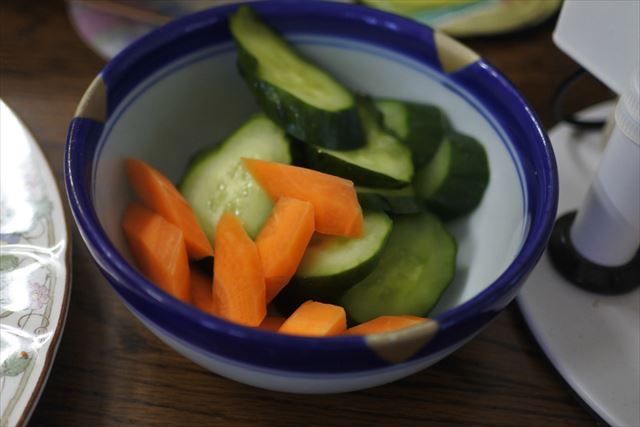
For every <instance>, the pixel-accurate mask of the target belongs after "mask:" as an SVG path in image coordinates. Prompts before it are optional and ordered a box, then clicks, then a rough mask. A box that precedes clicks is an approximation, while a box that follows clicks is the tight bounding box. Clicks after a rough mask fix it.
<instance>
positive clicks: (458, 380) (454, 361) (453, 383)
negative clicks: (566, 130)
mask: <svg viewBox="0 0 640 427" xmlns="http://www.w3.org/2000/svg"><path fill="white" fill-rule="evenodd" d="M0 8H1V9H0V31H1V33H0V34H1V38H0V41H1V48H0V70H1V71H0V72H1V74H0V97H2V98H3V99H4V100H5V102H7V103H8V104H9V106H11V107H12V108H13V109H14V110H15V111H16V112H17V113H18V115H20V116H21V117H22V118H23V120H24V121H25V123H26V124H27V125H28V126H29V127H30V128H31V129H32V131H33V133H34V134H35V137H36V139H37V140H38V141H39V142H40V144H41V146H42V147H43V149H44V151H45V153H46V155H47V156H48V158H49V160H50V162H51V164H52V166H53V169H54V172H55V174H56V176H57V178H58V179H59V183H60V186H61V188H62V183H61V182H62V178H61V177H62V158H63V147H64V143H65V137H66V131H67V125H68V123H69V120H70V119H71V117H72V115H73V112H74V109H75V107H76V104H77V102H78V100H79V99H80V97H81V95H82V93H83V92H84V90H85V88H86V87H87V86H88V84H89V82H90V81H91V80H92V79H93V77H94V76H95V75H96V74H97V73H98V72H99V70H100V69H101V68H102V67H103V65H104V62H103V61H102V60H101V59H100V58H98V57H97V56H96V55H95V54H94V53H93V52H92V51H91V50H89V48H87V47H86V46H85V45H84V44H83V43H82V42H81V41H80V39H79V38H78V37H77V35H76V33H75V32H74V30H73V28H72V26H71V24H70V23H69V20H68V18H67V15H66V11H65V8H64V3H63V2H61V1H39V2H35V1H24V0H12V1H9V0H3V1H2V2H0ZM553 28H554V22H553V21H551V22H548V23H547V24H544V25H543V26H541V27H538V28H536V29H533V30H529V31H526V32H523V33H519V34H516V35H510V36H506V37H496V38H483V39H472V40H468V41H467V43H468V44H469V45H470V46H471V47H472V48H474V49H475V50H477V51H478V52H479V53H480V54H481V55H483V56H485V57H486V58H488V59H489V61H491V62H492V63H493V64H495V65H496V66H497V67H498V68H499V69H501V70H502V71H503V72H504V73H505V74H506V75H507V76H508V77H509V78H510V79H511V80H512V81H513V82H514V84H515V85H516V86H517V87H518V88H519V89H520V90H521V91H522V93H524V95H525V96H526V97H527V98H528V99H529V101H530V102H531V104H532V105H533V107H534V108H535V110H536V111H537V112H538V114H539V115H540V117H541V119H542V121H543V123H544V124H545V125H546V126H550V125H552V124H553V121H552V118H551V113H550V111H551V109H550V99H551V94H552V92H553V89H554V88H555V87H556V86H557V85H558V83H559V82H560V81H561V80H562V79H563V78H564V77H565V76H567V75H568V74H569V73H570V72H571V71H573V70H574V69H575V67H576V65H575V63H573V61H571V60H570V59H569V58H568V57H566V56H565V55H564V54H562V53H561V52H560V51H559V50H558V49H557V48H556V47H555V46H554V44H553V42H552V40H551V32H552V30H553ZM608 96H610V95H609V94H608V92H607V91H606V89H604V88H603V87H602V86H601V85H599V84H598V83H597V82H596V81H595V80H593V79H587V80H586V81H584V82H581V83H580V84H579V89H578V90H576V91H575V92H574V96H571V97H569V99H568V106H569V108H577V107H581V106H586V105H590V104H593V103H594V102H596V101H599V100H602V99H605V98H606V97H608ZM68 219H69V221H72V220H71V216H68ZM72 231H73V250H74V253H73V292H72V295H71V303H70V307H69V314H68V318H67V325H66V329H65V332H64V335H63V338H62V342H61V344H60V348H59V351H58V355H57V359H56V361H55V364H54V366H53V370H52V371H51V376H50V378H49V381H48V384H47V385H46V387H45V389H44V392H43V394H42V398H41V401H40V403H39V404H38V406H37V408H36V410H35V413H34V414H33V417H32V420H31V425H34V426H38V425H43V426H75V425H77V426H94V425H95V426H115V425H117V426H120V425H126V424H132V425H145V426H146V425H163V426H168V425H176V426H187V425H221V426H227V425H292V426H300V425H306V426H312V425H318V426H351V425H394V426H396V425H461V424H469V425H509V426H516V425H517V426H541V425H554V426H555V425H562V426H584V425H593V424H595V421H594V418H592V416H591V415H590V414H589V412H588V411H587V410H586V409H584V408H583V407H582V406H581V404H580V403H579V401H578V399H577V398H575V397H574V395H573V393H572V391H571V390H570V389H569V388H568V386H566V385H565V383H564V382H563V381H562V379H561V378H560V377H559V376H558V375H557V374H556V373H555V371H554V369H553V367H552V366H551V365H550V364H549V362H548V361H547V360H546V358H545V356H544V354H543V353H542V352H541V351H540V349H539V348H538V346H537V345H536V343H535V341H534V340H533V338H532V336H531V334H530V332H529V330H528V329H527V326H526V324H525V323H524V321H523V319H522V316H521V314H520V311H519V310H518V308H517V306H516V305H515V304H511V305H510V306H509V308H508V309H507V310H506V311H505V312H504V313H502V314H501V315H500V316H498V318H497V319H495V321H493V322H492V323H491V324H490V325H489V326H488V327H487V328H486V329H485V330H484V331H483V332H482V333H481V334H480V335H479V336H478V337H477V338H475V339H474V340H473V341H472V342H471V343H469V344H467V345H466V346H465V347H464V348H462V349H460V350H459V351H457V352H456V353H455V354H453V355H451V356H449V357H448V358H446V359H445V360H443V361H441V362H440V363H438V364H437V365H435V366H433V367H431V368H429V369H427V370H425V371H423V372H421V373H418V374H416V375H413V376H411V377H409V378H406V379H404V380H401V381H398V382H396V383H393V384H389V385H386V386H381V387H377V388H374V389H371V390H366V391H361V392H355V393H350V394H343V395H330V396H297V395H290V394H284V393H275V392H267V391H263V390H258V389H255V388H252V387H249V386H245V385H242V384H238V383H235V382H232V381H230V380H227V379H225V378H221V377H219V376H217V375H214V374H212V373H209V372H207V371H205V370H204V369H202V368H200V367H198V366H196V365H195V364H194V363H192V362H190V361H189V360H187V359H185V358H183V357H182V356H180V355H178V354H177V353H175V352H174V351H173V350H171V349H170V348H168V347H167V346H166V345H164V344H163V343H161V342H160V341H159V340H158V339H156V338H155V337H154V336H153V335H152V334H151V333H150V332H148V331H147V330H146V329H145V328H144V327H143V326H142V324H141V323H140V322H139V321H138V320H136V319H135V318H134V317H133V316H132V315H131V314H130V313H129V312H128V311H127V309H126V308H125V307H124V305H123V304H122V303H121V302H120V301H119V300H118V299H117V297H116V295H115V293H114V292H113V291H112V290H111V288H110V286H109V285H108V284H107V282H106V280H105V279H104V278H103V277H102V276H101V275H100V273H99V272H98V269H97V268H96V266H95V265H94V263H93V261H92V259H91V257H90V256H89V253H88V252H87V250H86V248H85V246H84V243H83V242H82V240H81V238H80V236H79V234H78V233H77V230H76V229H75V227H72Z"/></svg>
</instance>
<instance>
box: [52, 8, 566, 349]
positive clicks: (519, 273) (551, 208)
mask: <svg viewBox="0 0 640 427" xmlns="http://www.w3.org/2000/svg"><path fill="white" fill-rule="evenodd" d="M242 5H249V6H251V7H253V8H255V9H256V10H258V11H259V12H260V11H262V12H264V11H274V10H275V11H276V13H277V11H278V10H281V9H285V8H288V9H290V10H291V9H292V10H295V11H305V12H311V11H313V10H314V9H315V10H322V11H323V12H325V13H329V14H334V15H335V16H336V17H342V18H344V17H345V16H348V17H349V18H351V19H365V18H366V19H370V20H372V22H374V24H373V25H375V26H376V27H377V28H381V27H386V29H387V30H388V29H390V28H394V29H393V30H391V31H397V32H399V33H401V34H405V35H412V36H417V37H433V35H434V34H436V31H435V30H432V29H431V28H429V27H427V26H425V25H423V24H420V23H418V22H415V21H413V20H410V19H408V18H404V17H401V16H397V15H393V14H390V13H387V12H384V11H381V10H376V9H371V8H366V7H364V6H359V5H352V4H344V3H337V2H320V1H313V2H298V1H296V0H282V1H277V2H260V1H255V2H248V3H243V4H242ZM239 6H241V5H238V4H232V5H224V6H218V7H214V8H212V9H209V10H205V11H201V12H197V13H195V14H191V15H187V16H185V17H182V18H179V19H177V20H175V21H172V22H170V23H169V24H166V25H164V26H162V27H159V28H157V29H156V30H154V31H152V32H150V33H148V34H146V35H145V36H143V37H141V38H140V39H138V40H137V41H135V42H134V43H133V44H131V45H129V46H128V47H127V48H125V49H124V50H123V51H122V52H120V53H119V54H118V55H117V56H115V57H114V58H113V59H112V60H111V61H110V62H108V63H107V65H106V66H105V67H104V69H103V70H102V71H101V73H100V74H99V76H98V78H100V76H103V75H104V74H110V73H115V74H118V75H119V76H120V75H122V73H123V71H125V70H126V69H127V68H128V67H130V66H131V64H132V63H134V62H135V61H136V60H139V59H140V57H141V52H145V51H147V50H149V49H151V48H155V47H154V45H156V42H157V40H158V39H160V40H169V41H171V40H172V38H173V37H177V36H178V35H180V34H181V33H183V32H184V31H185V29H187V28H188V27H189V26H190V25H193V24H196V23H198V22H200V21H203V20H206V19H207V18H208V17H210V16H211V15H216V16H218V17H226V15H227V14H228V13H230V12H232V11H234V10H235V9H236V8H238V7H239ZM440 36H442V35H440ZM444 37H447V36H444ZM370 43H372V42H370ZM455 43H457V42H455ZM461 46H462V45H461ZM465 49H467V50H468V48H466V47H465ZM478 58H479V59H478V60H477V61H476V62H474V64H477V66H478V67H479V68H480V69H482V70H483V72H485V73H486V74H487V75H488V76H490V78H491V79H492V80H493V84H495V86H496V87H499V88H500V89H501V90H503V91H504V92H506V93H508V94H510V95H511V97H512V99H511V100H510V101H511V102H513V103H515V104H516V105H517V107H518V108H519V109H520V110H522V111H524V112H526V116H527V119H528V122H529V123H528V124H529V126H530V130H532V131H533V132H532V135H533V134H535V139H536V142H537V143H538V147H537V149H538V150H540V152H541V153H543V157H544V159H545V164H544V168H543V169H542V170H541V171H540V174H542V175H544V176H543V178H544V181H545V182H546V184H547V185H546V187H544V188H541V189H540V191H541V194H543V195H544V196H545V197H542V198H541V199H544V202H543V203H542V204H541V205H542V209H541V210H540V211H539V212H537V214H538V215H537V216H536V217H535V218H534V214H533V213H531V218H530V220H531V223H530V227H529V229H528V230H527V232H526V234H525V235H524V237H523V241H522V244H521V247H520V249H519V250H518V252H517V254H516V255H515V257H514V258H513V260H512V261H511V263H510V264H509V265H508V266H507V267H506V268H505V269H504V271H502V273H501V274H500V275H499V276H498V277H497V278H496V279H495V280H494V281H493V282H492V283H490V284H489V285H488V286H487V287H486V288H485V289H483V290H482V291H480V292H479V293H478V294H476V295H475V296H473V297H472V298H470V299H469V300H467V301H465V302H464V303H462V304H460V305H458V306H455V307H453V308H450V309H448V310H446V311H444V312H442V313H440V314H438V315H437V316H435V317H433V318H432V319H433V320H435V321H436V322H438V324H439V327H440V330H443V329H446V328H448V327H451V326H453V325H455V324H459V323H461V322H465V321H467V320H469V319H470V318H472V317H474V316H477V315H479V314H481V313H483V312H485V311H487V310H489V309H490V306H491V305H492V304H493V303H494V302H495V301H496V299H499V298H501V297H504V296H506V295H508V294H509V293H510V291H511V290H513V289H514V288H516V287H517V286H518V284H519V283H521V282H522V281H523V280H524V278H525V277H526V276H527V275H528V273H529V272H530V271H531V269H532V268H533V266H534V265H535V264H536V263H537V261H538V259H539V258H540V256H541V255H542V253H543V251H544V248H545V247H546V242H547V240H548V237H549V235H550V232H551V228H552V226H553V222H554V220H555V214H556V209H557V202H558V178H557V171H556V164H555V157H554V154H553V150H552V148H551V144H550V141H549V139H548V136H547V135H546V132H545V131H544V128H543V127H542V125H541V124H540V122H539V120H538V118H537V115H536V114H535V112H534V111H533V109H532V108H531V106H530V105H529V104H528V103H527V101H526V100H525V99H524V98H523V97H522V95H521V94H520V93H519V92H518V91H517V90H516V89H515V87H514V86H513V85H512V84H511V83H510V82H509V80H508V79H507V78H506V77H505V76H504V75H503V74H502V73H501V72H500V71H498V70H497V69H496V68H494V67H493V66H492V65H490V64H489V63H488V62H487V61H486V60H484V59H483V58H481V57H478ZM94 82H95V81H94ZM92 88H93V89H94V90H95V85H94V84H92V86H90V87H89V89H88V90H87V92H86V93H85V97H83V100H82V101H81V105H80V106H79V109H78V111H81V108H80V107H82V104H83V102H84V103H86V102H85V101H86V99H85V98H91V96H90V95H91V93H89V92H91V91H92ZM102 101H103V102H104V101H105V99H104V94H103V99H102ZM90 102H91V100H90V99H89V103H90ZM85 107H86V108H91V107H92V106H91V105H89V106H88V107H87V106H85ZM93 107H95V106H93ZM106 108H107V107H105V116H106ZM80 116H81V115H80V114H78V112H76V117H75V118H74V120H75V119H77V118H79V117H80ZM73 126H74V121H72V123H71V126H70V129H69V135H68V137H67V144H66V149H65V166H64V175H65V186H66V190H67V196H68V199H69V204H70V207H71V211H72V214H73V216H74V219H75V220H76V223H77V224H78V228H79V230H80V232H81V235H82V237H83V239H84V241H85V243H86V244H87V246H88V247H89V249H90V252H91V253H92V256H93V257H94V259H95V261H96V262H97V263H98V265H99V266H100V267H101V269H102V270H103V272H108V273H109V274H110V275H113V276H114V277H115V278H116V279H117V280H118V281H119V282H121V283H127V282H131V283H135V286H136V287H135V288H131V289H130V290H133V291H135V292H136V293H137V294H138V295H139V296H141V297H143V299H146V300H147V301H149V302H150V303H153V304H161V305H162V306H164V307H166V309H167V310H169V312H172V313H176V314H178V315H180V316H183V317H185V318H190V319H191V320H193V321H194V322H196V323H198V324H200V325H201V326H202V327H204V328H206V329H208V330H212V331H217V332H222V333H225V334H230V335H233V336H238V337H244V338H250V339H253V340H257V341H269V342H272V343H273V342H274V340H276V341H278V342H281V343H283V344H287V343H290V344H293V343H304V344H305V345H306V346H309V345H311V346H316V345H322V346H323V347H325V346H329V345H330V346H335V347H336V348H345V347H347V348H349V347H354V346H357V347H360V346H361V345H362V343H363V341H364V338H365V337H360V336H336V337H323V338H317V337H302V336H290V335H283V334H278V333H273V332H269V331H264V330H260V329H257V328H250V327H245V326H242V325H238V324H234V323H232V322H229V321H226V320H224V319H221V318H217V317H215V316H211V315H209V314H206V313H204V312H201V311H200V310H198V309H197V308H195V307H192V306H190V305H188V304H185V303H182V302H180V301H178V300H177V299H174V298H173V297H171V296H169V295H168V294H166V293H165V292H164V291H162V290H160V289H159V288H158V287H157V286H156V285H154V284H153V283H152V282H151V281H149V280H148V279H146V278H145V277H144V276H142V274H141V273H139V272H138V271H137V270H136V269H135V268H134V267H133V266H131V265H129V263H128V262H127V261H126V260H125V259H124V257H123V256H122V255H120V254H119V252H118V251H117V250H116V248H115V246H114V245H113V244H112V243H111V241H110V239H109V238H108V236H107V234H106V232H105V231H104V229H103V228H102V226H101V224H100V221H99V220H98V218H97V215H96V214H95V210H94V206H93V203H92V197H91V196H92V192H91V190H87V186H86V185H85V184H84V183H83V182H82V181H83V178H84V177H83V176H81V175H78V176H76V175H77V174H76V173H75V170H74V168H73V166H72V163H73V162H74V159H75V161H76V162H79V161H81V159H80V158H81V157H82V154H79V153H76V152H74V150H75V151H77V150H76V149H75V146H76V145H75V144H74V143H73V141H72V140H73ZM98 155H99V154H98ZM92 160H95V159H92ZM83 161H87V159H83ZM92 179H93V176H91V178H89V180H90V181H91V180H92ZM523 184H524V183H523ZM525 187H526V186H525ZM88 188H90V189H91V188H92V182H91V183H90V184H89V185H88ZM525 192H526V190H525ZM527 196H528V197H531V195H530V194H527ZM525 214H529V213H528V212H525ZM534 220H535V221H534ZM534 222H535V224H534ZM534 225H535V226H534Z"/></svg>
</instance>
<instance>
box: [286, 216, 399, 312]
mask: <svg viewBox="0 0 640 427" xmlns="http://www.w3.org/2000/svg"><path fill="white" fill-rule="evenodd" d="M392 227H393V222H392V221H391V219H390V218H389V217H388V216H387V215H386V214H385V213H384V212H376V211H365V212H364V234H363V236H362V237H359V238H346V237H335V236H322V235H315V236H314V237H313V239H312V241H311V242H310V244H309V246H308V247H307V250H306V252H305V255H304V257H303V258H302V261H301V262H300V266H299V267H298V271H297V272H296V275H295V277H294V278H293V280H292V281H291V282H290V283H289V284H287V286H286V287H285V288H284V289H283V291H282V292H281V295H280V296H279V297H278V298H280V299H281V300H284V301H285V304H284V305H286V306H288V307H291V308H295V307H297V306H298V305H300V304H301V303H302V302H304V301H306V300H308V299H312V300H315V301H322V302H335V301H336V300H337V298H338V297H339V296H340V295H342V294H343V293H344V292H345V291H346V290H347V289H349V287H351V286H353V285H354V284H355V283H357V282H358V281H360V280H361V279H363V278H364V277H365V276H367V275H368V274H369V273H371V271H373V269H374V268H375V267H376V265H377V264H378V261H379V258H380V254H381V253H382V250H383V248H384V245H385V243H386V241H387V238H388V236H389V234H390V233H391V229H392ZM282 305H283V304H282V301H281V302H280V307H282ZM287 311H288V310H287Z"/></svg>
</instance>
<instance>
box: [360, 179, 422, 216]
mask: <svg viewBox="0 0 640 427" xmlns="http://www.w3.org/2000/svg"><path fill="white" fill-rule="evenodd" d="M356 193H357V194H358V201H359V202H360V206H362V207H363V208H369V209H376V210H382V211H385V212H390V213H393V214H399V215H405V214H414V213H418V212H421V211H422V208H421V205H420V202H419V201H418V199H417V198H416V193H415V191H414V189H413V187H412V186H410V185H407V186H406V187H403V188H398V189H396V188H392V189H389V188H370V187H356Z"/></svg>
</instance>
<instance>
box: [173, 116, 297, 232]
mask: <svg viewBox="0 0 640 427" xmlns="http://www.w3.org/2000/svg"><path fill="white" fill-rule="evenodd" d="M242 157H250V158H255V159H264V160H272V161H276V162H280V163H290V162H291V155H290V153H289V143H288V141H287V139H286V137H285V134H284V132H283V131H282V130H281V129H280V128H279V127H278V126H277V125H276V124H275V123H273V122H272V121H271V120H269V119H268V118H266V117H265V116H264V115H263V114H258V115H255V116H253V117H252V118H251V119H249V120H248V121H247V122H245V123H244V124H243V125H242V126H241V127H240V128H239V129H238V130H237V131H236V132H235V133H234V134H233V135H231V136H230V137H229V138H227V139H226V140H225V141H224V142H223V143H222V144H220V145H218V146H216V147H213V148H211V149H209V150H207V151H206V152H202V153H200V154H198V155H197V156H196V157H195V158H194V159H193V161H192V162H191V163H190V164H189V165H188V166H187V169H186V172H185V175H184V177H183V178H182V181H181V183H180V192H181V193H182V195H183V196H184V197H185V199H186V200H187V202H189V204H190V205H191V207H192V208H193V211H194V212H195V214H196V217H197V218H198V221H199V223H200V225H201V226H202V228H203V229H204V232H205V233H206V235H207V237H209V240H210V241H211V244H213V241H214V239H215V233H216V226H217V225H218V220H219V219H220V217H221V216H222V214H223V213H224V212H225V211H228V212H233V213H235V214H236V215H237V216H238V217H239V218H240V220H241V221H242V223H243V225H244V228H245V230H246V231H247V233H248V234H249V235H250V236H251V237H255V236H256V235H257V234H258V232H259V231H260V229H261V228H262V224H263V223H264V221H265V220H266V219H267V217H268V216H269V214H270V213H271V208H272V207H273V202H272V201H271V199H270V198H269V196H268V195H267V194H266V193H265V192H264V191H263V190H262V188H261V187H260V185H258V183H257V182H256V181H255V180H254V179H253V177H252V176H251V174H250V173H249V171H247V170H246V169H245V167H244V164H243V163H242V160H241V158H242Z"/></svg>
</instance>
